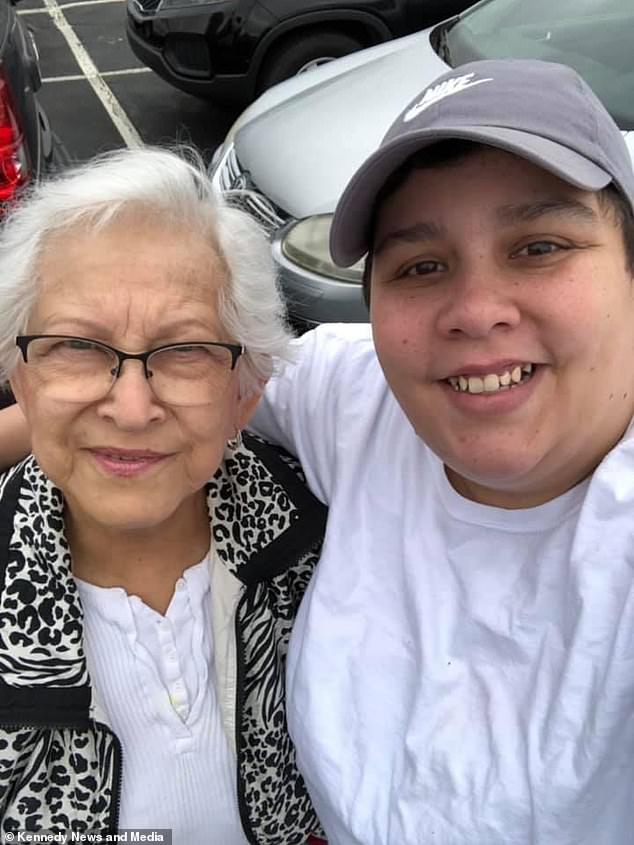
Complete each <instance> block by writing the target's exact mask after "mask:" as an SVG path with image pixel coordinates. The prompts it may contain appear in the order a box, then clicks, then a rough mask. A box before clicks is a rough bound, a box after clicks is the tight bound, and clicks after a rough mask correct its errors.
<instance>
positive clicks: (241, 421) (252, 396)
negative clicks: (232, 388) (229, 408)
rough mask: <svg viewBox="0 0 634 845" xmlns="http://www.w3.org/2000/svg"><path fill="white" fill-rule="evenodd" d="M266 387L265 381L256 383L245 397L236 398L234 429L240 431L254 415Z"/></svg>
mask: <svg viewBox="0 0 634 845" xmlns="http://www.w3.org/2000/svg"><path fill="white" fill-rule="evenodd" d="M265 387H266V381H265V380H264V379H263V380H261V381H259V382H258V385H257V387H256V388H255V389H254V390H253V391H251V392H249V393H248V394H246V395H240V396H238V404H237V409H236V428H238V429H239V430H240V431H242V429H243V428H246V427H247V425H248V424H249V420H250V419H251V417H252V416H253V414H254V413H255V409H256V408H257V406H258V403H259V401H260V399H261V398H262V393H263V391H264V388H265Z"/></svg>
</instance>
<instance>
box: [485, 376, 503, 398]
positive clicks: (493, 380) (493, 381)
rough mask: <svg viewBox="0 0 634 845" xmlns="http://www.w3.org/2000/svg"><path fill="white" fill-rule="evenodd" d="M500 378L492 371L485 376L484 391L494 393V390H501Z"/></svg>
mask: <svg viewBox="0 0 634 845" xmlns="http://www.w3.org/2000/svg"><path fill="white" fill-rule="evenodd" d="M499 387H500V379H499V378H498V377H497V376H496V375H495V373H492V374H491V375H488V376H485V377H484V391H485V393H493V391H494V390H499Z"/></svg>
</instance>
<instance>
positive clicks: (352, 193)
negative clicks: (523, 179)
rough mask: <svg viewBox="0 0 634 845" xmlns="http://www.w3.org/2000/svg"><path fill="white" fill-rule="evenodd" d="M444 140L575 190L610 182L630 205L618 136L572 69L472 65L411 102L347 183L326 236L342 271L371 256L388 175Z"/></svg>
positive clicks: (520, 63) (629, 173) (626, 162)
mask: <svg viewBox="0 0 634 845" xmlns="http://www.w3.org/2000/svg"><path fill="white" fill-rule="evenodd" d="M446 138H464V139H466V140H470V141H477V142H480V143H482V144H486V145H488V146H492V147H498V148H500V149H502V150H507V151H509V152H511V153H514V154H516V155H518V156H521V157H522V158H525V159H528V160H529V161H532V162H534V163H535V164H537V165H539V166H540V167H543V168H544V170H548V171H550V172H551V173H554V174H555V175H556V176H559V177H560V178H561V179H563V180H564V181H565V182H568V183H569V184H571V185H574V186H575V187H577V188H581V189H582V190H586V191H599V190H601V188H605V186H606V185H608V184H609V183H610V182H614V183H615V184H616V186H617V187H618V188H619V189H620V190H621V192H622V193H623V194H624V195H625V197H626V198H627V199H628V200H629V202H630V205H631V206H632V207H633V208H634V170H633V168H632V160H631V158H630V155H629V152H628V149H627V146H626V144H625V141H624V140H623V136H622V135H621V133H620V131H619V128H618V126H617V125H616V123H615V122H614V121H613V120H612V118H611V117H610V115H609V114H608V112H607V111H606V109H605V108H604V106H603V105H602V104H601V102H600V101H599V99H598V98H597V97H596V96H595V94H594V93H593V92H592V90H591V89H590V88H589V86H588V85H586V83H585V82H584V81H583V80H582V79H581V77H580V76H579V75H578V74H577V73H576V72H575V71H574V70H572V69H571V68H569V67H566V66H565V65H559V64H554V63H552V62H541V61H533V60H520V59H518V60H506V59H504V60H491V61H488V60H487V61H480V62H471V63H470V64H466V65H462V66H461V67H458V68H454V69H453V70H451V71H449V73H445V74H444V75H443V76H441V77H439V78H438V79H437V80H436V81H435V82H433V83H432V84H431V85H430V86H429V87H427V88H426V89H425V90H424V91H423V92H422V93H421V94H420V95H419V96H418V97H416V99H415V100H414V101H413V102H411V103H410V104H409V105H408V106H407V108H406V109H405V110H404V111H403V113H402V114H401V115H399V117H398V118H397V119H396V120H395V121H394V123H393V124H392V126H391V127H390V129H389V130H388V133H387V135H386V136H385V137H384V138H383V140H382V141H381V144H380V146H379V148H378V149H377V150H376V152H374V153H373V154H372V155H371V156H370V157H369V158H368V159H366V161H365V162H364V163H363V164H362V165H361V167H360V168H359V170H357V172H356V173H355V174H354V176H353V177H352V179H351V180H350V182H349V183H348V186H347V187H346V189H345V191H344V192H343V194H342V196H341V199H340V200H339V203H338V205H337V209H336V211H335V216H334V219H333V223H332V229H331V234H330V251H331V253H332V257H333V259H334V260H335V262H336V263H337V264H339V265H340V266H342V267H347V266H348V265H350V264H354V262H355V261H358V260H359V259H360V258H361V257H362V256H363V255H365V253H366V252H367V251H368V248H369V246H370V244H369V239H370V237H371V232H370V231H369V230H370V224H371V220H372V215H373V210H374V205H375V202H376V198H377V194H378V193H379V191H380V189H381V187H382V186H383V185H384V184H385V181H386V180H387V178H388V177H389V176H390V175H391V174H392V173H393V172H394V171H395V170H397V169H398V168H399V167H400V166H401V164H403V163H404V162H405V161H406V160H407V159H408V158H409V157H410V156H411V155H413V154H414V153H416V152H418V151H419V150H421V149H424V148H425V147H428V146H430V145H431V144H434V143H436V142H437V141H440V140H443V139H446Z"/></svg>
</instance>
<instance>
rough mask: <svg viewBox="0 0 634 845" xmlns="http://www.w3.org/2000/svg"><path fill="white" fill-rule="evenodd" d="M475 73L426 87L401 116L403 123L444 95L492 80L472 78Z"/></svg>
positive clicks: (442, 98) (447, 95)
mask: <svg viewBox="0 0 634 845" xmlns="http://www.w3.org/2000/svg"><path fill="white" fill-rule="evenodd" d="M474 76H475V73H467V74H465V75H464V76H455V77H453V78H452V79H445V81H444V82H439V83H438V85H434V86H433V87H432V88H428V89H427V90H426V91H425V93H424V94H423V96H422V98H421V99H420V100H419V101H418V102H417V103H415V104H414V105H413V106H412V107H411V108H410V109H408V111H407V112H405V115H404V117H403V123H408V122H409V121H410V120H413V119H414V118H415V117H418V115H419V114H420V113H421V112H424V111H425V109H428V108H429V107H430V106H433V105H434V103H438V102H439V101H440V100H444V99H445V97H451V96H452V95H453V94H459V93H460V92H461V91H466V90H467V88H473V87H474V86H476V85H482V83H483V82H493V79H492V77H487V78H485V79H473V77H474Z"/></svg>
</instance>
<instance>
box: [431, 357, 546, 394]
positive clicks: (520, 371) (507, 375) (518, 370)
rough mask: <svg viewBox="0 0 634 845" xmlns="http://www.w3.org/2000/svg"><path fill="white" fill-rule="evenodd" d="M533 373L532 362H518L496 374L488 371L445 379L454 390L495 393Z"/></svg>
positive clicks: (506, 388)
mask: <svg viewBox="0 0 634 845" xmlns="http://www.w3.org/2000/svg"><path fill="white" fill-rule="evenodd" d="M532 373H533V365H532V364H521V365H520V364H518V365H517V366H516V367H514V368H513V369H512V370H506V372H504V373H502V374H501V375H498V374H497V373H488V374H487V375H485V376H482V377H481V376H451V377H450V378H448V379H447V381H448V382H449V384H450V385H451V386H452V387H453V389H454V390H458V391H461V392H462V393H467V392H468V393H495V392H496V391H498V390H508V389H509V388H510V387H514V386H515V385H516V384H519V383H520V382H521V381H522V378H524V380H526V378H527V377H530V376H531V375H532Z"/></svg>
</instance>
